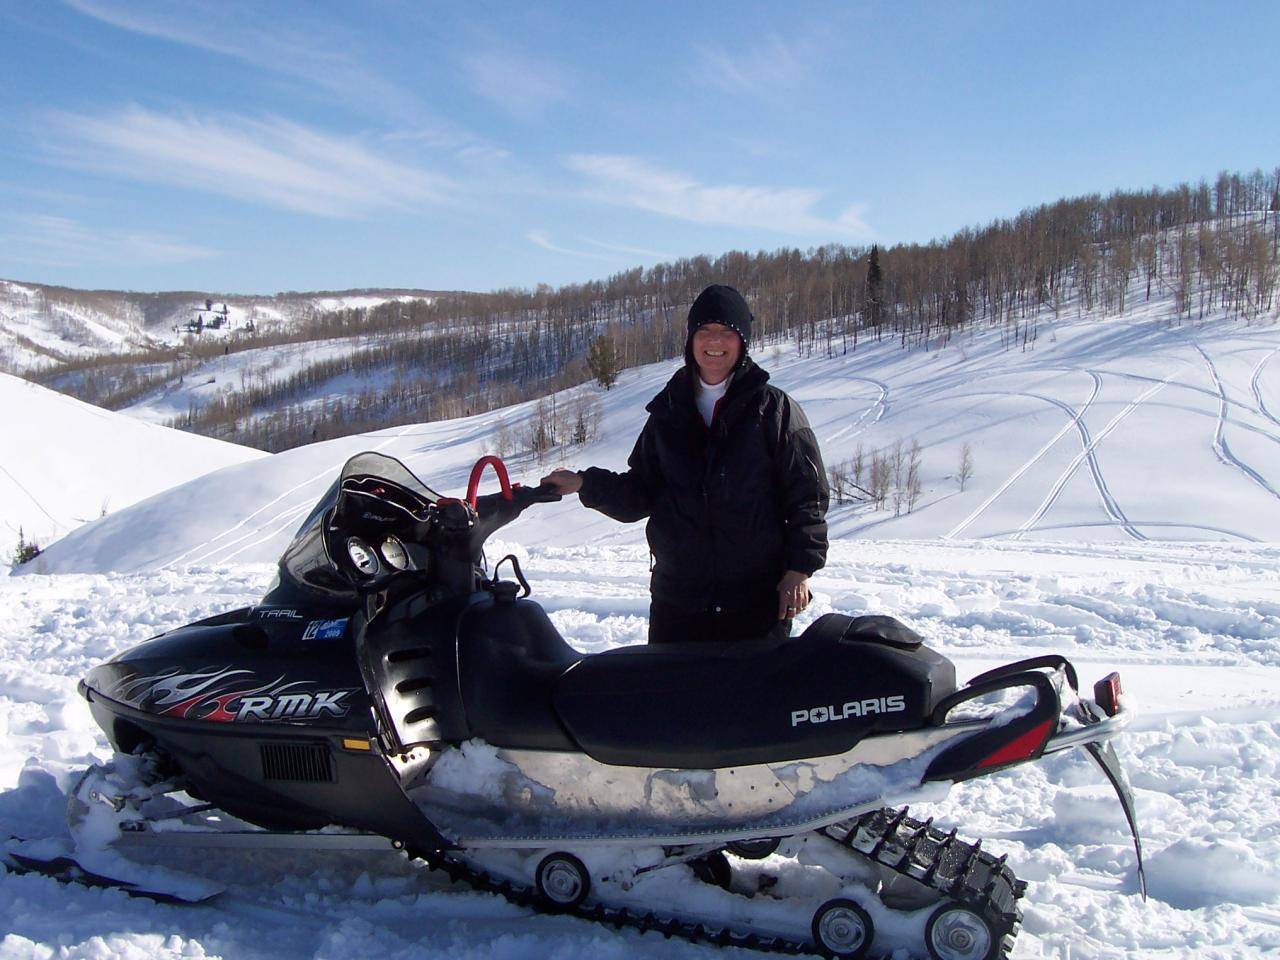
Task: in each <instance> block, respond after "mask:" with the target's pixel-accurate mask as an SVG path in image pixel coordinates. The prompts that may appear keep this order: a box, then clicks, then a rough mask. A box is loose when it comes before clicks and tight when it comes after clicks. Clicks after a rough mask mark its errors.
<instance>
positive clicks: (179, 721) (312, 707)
mask: <svg viewBox="0 0 1280 960" xmlns="http://www.w3.org/2000/svg"><path fill="white" fill-rule="evenodd" d="M490 466H492V467H493V469H494V470H495V472H496V473H497V475H498V482H499V487H500V490H499V492H498V493H492V494H487V495H484V496H481V495H479V482H480V478H481V476H482V474H483V472H484V470H485V469H486V468H488V467H490ZM557 499H559V497H558V496H557V495H556V494H555V492H554V491H553V490H550V489H546V488H543V487H522V486H520V485H514V486H513V485H511V484H510V482H509V480H508V476H507V473H506V470H505V467H504V466H503V464H502V462H501V461H500V460H497V459H496V458H493V457H486V458H482V459H481V460H480V461H479V462H478V463H477V464H476V466H475V468H474V469H473V471H472V473H471V478H470V481H469V483H468V488H467V494H466V497H465V498H462V499H458V498H450V497H444V496H441V495H440V494H438V493H436V492H435V491H433V490H432V489H431V488H429V487H428V486H427V485H426V484H424V483H423V482H422V481H420V480H419V479H418V478H417V477H415V476H414V475H413V474H412V473H411V472H410V471H409V470H408V469H407V468H406V467H405V466H403V465H402V464H401V463H400V462H399V461H397V460H394V459H392V458H389V457H387V456H384V455H381V454H377V453H363V454H359V455H357V456H355V457H353V458H352V459H351V460H350V461H348V462H347V464H346V465H345V467H344V468H343V469H342V471H341V473H340V475H339V477H338V479H337V480H336V481H335V482H334V484H333V485H332V487H331V488H330V489H329V490H328V491H327V493H326V494H325V495H324V496H323V497H322V498H321V500H320V502H319V503H318V504H317V505H316V506H315V508H314V510H313V511H312V512H311V514H310V515H309V516H308V517H307V518H306V520H305V521H304V522H303V524H302V526H301V527H300V529H299V530H298V532H297V535H296V536H295V538H294V540H293V542H292V543H291V544H290V545H289V547H288V548H287V549H286V550H285V552H284V554H283V556H282V557H281V559H280V561H279V570H278V576H277V578H276V581H275V582H274V583H273V585H272V586H271V588H270V589H269V591H268V592H267V594H266V595H265V596H264V597H263V599H262V601H261V602H260V603H259V604H257V605H255V606H252V607H248V608H245V609H240V610H234V611H231V612H229V613H225V614H222V615H220V616H215V617H212V618H209V619H205V620H201V621H199V622H196V623H192V624H190V625H188V626H184V627H181V628H179V629H175V630H172V631H169V632H168V633H164V634H162V635H160V636H158V637H155V638H153V639H151V640H148V641H146V642H144V643H142V644H140V645H139V646H137V647H135V648H133V649H130V650H128V651H126V652H125V653H123V654H120V655H119V656H117V657H115V658H114V659H112V660H111V661H109V662H107V663H104V664H102V665H100V666H98V667H96V668H94V669H93V670H92V671H91V672H90V673H89V674H88V676H87V677H86V678H85V679H84V680H83V681H82V683H81V687H80V689H81V693H82V694H83V696H84V697H85V698H86V699H87V700H88V703H89V706H90V709H91V710H92V713H93V716H94V718H95V719H96V721H97V722H98V723H99V724H100V726H101V727H102V729H103V730H104V731H105V732H106V734H107V736H108V738H109V739H110V741H111V743H112V745H113V746H114V748H115V749H116V751H117V760H116V761H115V762H114V764H112V765H107V766H105V767H101V768H94V769H91V770H90V771H89V772H88V773H87V774H86V776H85V777H84V779H83V780H82V781H81V783H80V785H79V786H78V787H77V788H76V789H75V791H74V792H73V795H72V796H71V798H70V806H71V810H72V820H73V822H74V823H75V824H78V825H79V827H80V829H81V833H82V834H83V833H84V832H85V825H86V824H89V823H99V822H100V821H101V818H102V816H104V815H105V816H107V817H108V818H110V819H111V822H112V824H113V828H114V830H115V834H114V837H115V841H116V842H117V843H128V842H135V843H144V842H148V841H150V842H160V843H196V844H207V845H218V844H223V845H248V846H252V845H255V844H258V845H264V846H271V845H273V844H277V845H278V844H285V843H289V842H294V843H297V844H298V845H307V844H311V845H314V846H316V847H317V848H324V847H325V846H326V845H330V846H342V845H347V846H360V845H362V844H376V843H381V844H384V845H385V844H387V843H388V841H390V842H391V843H394V845H395V846H396V847H397V848H399V849H403V850H405V851H407V852H408V853H409V854H411V855H412V856H415V857H419V858H421V859H422V860H424V861H425V862H426V863H427V864H429V865H430V866H431V867H433V868H437V869H439V870H443V871H445V872H446V873H447V874H448V876H449V877H450V878H451V879H453V880H457V881H463V882H466V883H469V884H471V885H472V886H474V887H476V888H479V889H482V890H492V891H496V892H498V893H501V894H503V895H505V896H507V897H509V898H510V899H512V900H515V901H516V902H519V903H526V904H530V905H531V906H533V907H535V908H537V909H541V910H545V911H551V912H561V913H570V914H575V915H578V916H581V917H585V918H588V919H593V920H596V921H600V922H603V923H606V924H613V925H616V926H631V927H637V928H640V929H642V930H658V931H661V932H662V933H664V934H667V935H669V936H670V935H677V936H683V937H686V938H688V939H691V940H709V941H711V942H713V943H720V944H732V945H738V946H747V947H752V948H755V949H759V950H765V951H778V952H786V953H820V954H823V955H826V956H832V957H841V958H858V957H866V956H875V955H887V954H888V953H889V952H891V951H893V950H897V949H901V948H903V947H904V946H905V948H906V949H907V950H908V951H909V952H910V953H911V954H912V955H914V956H924V955H927V956H929V957H932V958H939V960H990V958H994V957H1000V956H1006V955H1007V953H1008V950H1009V949H1010V946H1011V944H1012V942H1013V938H1014V936H1015V935H1016V933H1017V928H1018V924H1019V921H1020V917H1021V911H1020V906H1019V903H1018V900H1019V898H1021V897H1022V895H1023V892H1024V889H1025V884H1023V883H1022V882H1021V881H1019V880H1017V879H1016V878H1015V877H1014V876H1013V874H1012V872H1011V871H1010V869H1009V867H1008V866H1007V864H1006V863H1005V861H1004V859H1003V858H996V857H994V856H992V855H991V854H990V853H988V852H987V851H984V850H982V849H981V844H980V842H975V843H969V842H967V841H964V840H962V839H960V838H958V837H957V836H956V833H955V832H954V831H950V832H943V831H942V830H940V829H939V828H937V827H935V826H934V824H933V822H932V821H931V820H919V819H916V818H913V817H912V816H910V815H909V814H908V812H907V810H906V808H905V807H902V808H898V805H899V804H902V803H905V802H907V801H930V800H937V799H941V798H942V797H944V796H945V794H946V792H947V790H948V789H949V787H950V785H951V784H953V783H956V782H959V781H963V780H966V779H969V778H973V777H980V776H986V775H988V774H995V773H998V772H999V771H1002V770H1005V769H1007V768H1009V767H1012V766H1014V765H1016V764H1021V763H1026V762H1030V761H1034V760H1037V759H1038V758H1040V757H1042V756H1045V755H1047V754H1052V753H1057V752H1059V751H1063V750H1068V749H1071V748H1076V747H1083V748H1085V749H1086V750H1087V751H1088V752H1089V753H1090V755H1092V756H1093V757H1094V758H1095V760H1096V761H1097V762H1098V764H1099V765H1100V766H1101V768H1102V770H1103V771H1104V773H1105V774H1106V776H1107V778H1108V779H1109V780H1110V781H1111V783H1112V784H1113V786H1114V787H1115V789H1116V791H1117V794H1118V795H1119V798H1120V801H1121V804H1122V806H1123V810H1124V813H1125V815H1126V818H1127V820H1128V822H1129V825H1130V828H1131V830H1132V833H1133V838H1134V843H1135V848H1136V851H1137V867H1138V872H1139V878H1138V879H1139V885H1140V887H1141V885H1142V878H1141V868H1142V859H1141V843H1140V840H1139V839H1138V831H1137V826H1136V821H1135V818H1134V810H1133V798H1132V794H1131V790H1130V788H1129V786H1128V783H1127V780H1126V778H1125V774H1124V772H1123V770H1122V769H1121V767H1120V764H1119V761H1118V759H1117V757H1116V754H1115V752H1114V750H1113V748H1112V746H1111V743H1110V741H1111V739H1112V738H1113V737H1115V736H1116V735H1117V734H1118V733H1119V732H1120V731H1121V730H1123V729H1124V728H1125V726H1126V725H1127V724H1128V722H1129V721H1130V718H1131V712H1130V711H1129V710H1127V709H1126V708H1125V705H1124V702H1123V698H1122V697H1121V695H1120V685H1119V678H1118V677H1117V676H1116V675H1114V674H1113V675H1111V676H1110V677H1108V678H1106V679H1105V680H1103V681H1100V682H1099V683H1098V684H1097V685H1096V686H1095V688H1094V691H1093V692H1094V696H1093V699H1087V698H1082V697H1080V696H1079V695H1078V683H1077V677H1076V674H1075V671H1074V669H1073V668H1072V666H1071V665H1070V664H1069V663H1068V662H1067V661H1066V660H1065V659H1063V658H1062V657H1059V656H1042V657H1037V658H1034V659H1031V660H1024V661H1021V662H1018V663H1012V664H1009V665H1007V666H1004V667H1000V668H998V669H996V670H992V671H990V672H988V673H985V674H983V675H981V676H979V677H975V678H974V679H973V680H971V681H970V682H969V683H968V684H966V685H963V686H960V685H959V684H957V681H956V675H955V668H954V666H953V665H952V663H951V662H950V661H948V660H947V659H946V658H945V657H943V656H941V655H939V654H938V653H936V652H935V651H933V650H931V649H929V647H928V646H926V645H925V644H924V643H923V642H922V640H921V638H920V636H918V635H917V634H916V633H915V632H914V631H912V630H911V629H910V628H908V627H907V626H906V625H904V624H902V623H900V622H898V621H896V620H893V619H891V618H889V617H884V616H859V617H849V616H843V615H840V614H834V613H832V614H826V615H824V616H821V617H818V618H817V619H816V620H815V621H814V622H813V623H812V624H811V625H809V626H808V627H807V629H805V630H804V631H803V633H801V634H800V635H799V636H796V637H793V638H791V639H789V640H786V641H783V642H777V641H766V640H760V641H746V642H737V643H731V644H720V643H710V642H709V643H695V644H684V645H671V646H663V645H657V646H633V647H624V648H620V649H615V650H610V651H607V652H604V653H599V654H595V655H590V656H586V655H583V654H581V653H579V652H577V651H576V650H575V649H574V648H573V647H571V646H570V645H569V644H568V643H567V642H566V641H565V640H564V639H563V637H562V636H561V635H560V633H559V632H558V631H557V630H556V628H555V626H554V625H553V624H552V622H551V620H550V619H549V617H548V616H547V614H546V612H545V611H544V610H543V609H542V607H540V606H539V605H538V604H537V603H535V602H534V601H532V600H530V599H528V596H529V594H530V592H531V591H530V586H529V583H528V580H527V579H526V577H525V575H524V572H523V571H522V569H521V565H520V563H519V561H518V559H517V558H516V557H515V556H514V555H512V556H508V557H504V558H503V559H502V560H501V561H499V563H498V564H496V565H495V566H494V568H493V571H492V572H488V568H487V565H486V564H485V562H484V554H483V547H484V543H485V541H486V539H487V538H488V537H489V536H490V535H491V534H492V533H493V532H494V531H495V530H497V529H499V528H500V527H502V526H503V525H505V524H507V523H509V522H511V521H512V520H514V519H515V518H516V517H518V516H519V515H520V514H521V513H522V512H523V511H524V510H526V509H527V508H529V507H530V506H532V505H534V504H538V503H544V502H549V501H553V500H557ZM504 566H509V567H510V571H511V572H510V576H511V577H512V578H513V579H502V578H501V577H500V576H499V571H500V570H501V569H502V568H503V567H504ZM233 818H234V819H233ZM88 832H90V833H98V834H100V833H101V831H100V830H96V828H95V830H93V831H88ZM64 859H65V858H64ZM71 863H72V864H73V868H74V865H75V863H76V862H75V861H74V860H73V861H71ZM27 866H28V867H34V868H38V867H39V864H38V863H37V862H35V861H29V862H28V864H27ZM63 866H66V864H65V863H64V864H63ZM83 875H87V876H90V877H95V878H97V879H100V880H103V882H109V880H110V877H107V878H102V877H100V876H98V875H97V874H94V873H93V872H92V871H91V870H89V869H88V868H87V867H86V868H83V870H82V876H83ZM140 892H142V893H146V894H156V893H157V892H158V891H156V890H148V889H145V888H143V889H140ZM160 892H161V893H162V891H160Z"/></svg>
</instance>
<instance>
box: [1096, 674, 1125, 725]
mask: <svg viewBox="0 0 1280 960" xmlns="http://www.w3.org/2000/svg"><path fill="white" fill-rule="evenodd" d="M1122 693H1124V690H1122V689H1121V688H1120V674H1118V673H1109V674H1107V675H1106V676H1105V677H1103V678H1102V679H1101V680H1099V681H1098V682H1097V683H1095V684H1094V685H1093V699H1094V700H1095V701H1096V702H1097V704H1098V706H1100V707H1101V708H1102V710H1103V712H1104V713H1106V715H1107V716H1108V717H1114V716H1115V715H1116V712H1117V711H1118V710H1119V709H1120V694H1122Z"/></svg>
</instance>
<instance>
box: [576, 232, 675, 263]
mask: <svg viewBox="0 0 1280 960" xmlns="http://www.w3.org/2000/svg"><path fill="white" fill-rule="evenodd" d="M583 242H584V243H589V244H591V245H592V246H593V247H599V248H600V249H602V250H612V251H614V252H615V253H626V254H630V255H631V256H636V257H644V258H645V259H646V260H674V259H675V255H674V254H670V253H663V252H662V251H660V250H648V249H646V248H644V247H630V246H627V245H626V244H623V243H605V242H604V241H603V240H592V239H591V238H590V237H584V238H583Z"/></svg>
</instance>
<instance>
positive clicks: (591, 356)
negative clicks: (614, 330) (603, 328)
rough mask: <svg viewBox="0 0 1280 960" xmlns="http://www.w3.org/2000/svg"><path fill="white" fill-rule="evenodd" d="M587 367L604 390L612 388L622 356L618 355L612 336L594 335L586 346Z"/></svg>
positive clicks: (616, 379)
mask: <svg viewBox="0 0 1280 960" xmlns="http://www.w3.org/2000/svg"><path fill="white" fill-rule="evenodd" d="M587 369H588V370H590V371H591V375H592V376H593V377H595V378H596V382H597V383H598V384H600V386H602V387H604V388H605V389H606V390H611V389H613V385H614V384H615V383H617V382H618V373H619V371H621V370H622V358H621V357H619V356H618V347H617V345H616V344H615V343H614V342H613V337H610V336H608V335H602V336H599V337H596V338H595V340H593V341H592V342H591V346H590V347H588V348H587Z"/></svg>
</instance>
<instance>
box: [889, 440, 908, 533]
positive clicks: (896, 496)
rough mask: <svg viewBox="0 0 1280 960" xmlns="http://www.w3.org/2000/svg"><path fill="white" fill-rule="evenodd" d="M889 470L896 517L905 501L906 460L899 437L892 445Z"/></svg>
mask: <svg viewBox="0 0 1280 960" xmlns="http://www.w3.org/2000/svg"><path fill="white" fill-rule="evenodd" d="M890 469H891V476H892V482H893V515H894V516H895V517H896V516H898V515H900V514H901V513H902V505H903V503H905V502H906V499H907V484H906V480H907V476H906V458H905V457H904V455H903V451H902V438H901V437H899V438H898V440H897V441H896V442H895V443H894V445H893V455H892V457H891V459H890Z"/></svg>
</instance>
